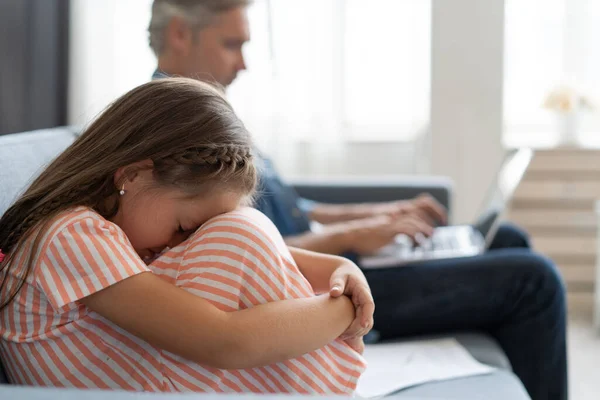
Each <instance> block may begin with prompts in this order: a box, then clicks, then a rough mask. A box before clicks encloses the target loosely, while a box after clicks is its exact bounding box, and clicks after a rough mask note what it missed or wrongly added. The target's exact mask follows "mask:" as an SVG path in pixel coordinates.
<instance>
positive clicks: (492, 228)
mask: <svg viewBox="0 0 600 400" xmlns="http://www.w3.org/2000/svg"><path fill="white" fill-rule="evenodd" d="M532 157H533V151H532V150H531V149H527V148H522V149H517V150H511V151H510V152H509V154H508V155H507V156H506V158H505V159H504V162H503V163H502V165H501V167H500V169H499V170H498V174H497V175H496V179H495V180H494V182H493V183H492V185H491V187H490V189H489V192H488V195H487V197H486V201H485V203H484V207H483V212H482V213H481V215H480V216H479V218H478V219H477V221H476V222H475V224H474V227H475V229H477V230H478V231H479V232H481V234H482V235H483V237H485V244H486V248H488V247H489V246H490V244H491V241H492V239H493V238H494V235H495V234H496V231H497V229H498V224H499V222H500V220H501V217H502V215H503V214H504V211H505V210H506V206H507V205H508V203H509V202H510V200H511V199H512V196H513V194H514V192H515V190H516V189H517V186H519V183H520V182H521V179H523V175H525V171H526V170H527V167H528V166H529V163H530V162H531V159H532Z"/></svg>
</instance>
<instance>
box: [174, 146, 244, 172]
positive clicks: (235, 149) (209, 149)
mask: <svg viewBox="0 0 600 400" xmlns="http://www.w3.org/2000/svg"><path fill="white" fill-rule="evenodd" d="M171 159H172V160H173V161H174V162H175V163H176V164H183V165H198V166H200V165H218V164H223V165H233V166H236V167H237V166H240V165H242V164H245V163H247V162H248V161H250V160H251V159H252V151H251V149H250V147H248V146H239V145H232V144H226V145H215V144H210V145H207V146H204V147H201V148H195V149H191V150H187V151H185V152H183V153H180V154H176V155H174V156H173V157H171Z"/></svg>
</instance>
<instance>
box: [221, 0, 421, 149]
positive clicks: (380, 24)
mask: <svg viewBox="0 0 600 400" xmlns="http://www.w3.org/2000/svg"><path fill="white" fill-rule="evenodd" d="M249 18H250V26H251V33H252V41H251V42H250V43H249V44H248V45H247V47H246V59H247V64H248V68H249V70H248V71H247V72H246V73H244V74H242V75H241V77H240V78H239V79H238V81H237V82H235V83H234V84H233V85H232V88H231V89H230V91H229V97H230V100H231V101H232V103H233V105H234V106H235V107H236V109H237V111H238V112H239V113H240V115H241V116H242V118H243V120H244V121H246V123H247V124H248V125H249V127H250V128H251V130H252V131H253V133H254V135H255V136H256V137H258V138H259V139H262V140H265V139H266V140H268V138H269V137H272V136H273V135H286V136H288V137H291V138H293V139H295V140H299V141H310V142H320V141H321V142H322V141H326V142H327V141H334V142H339V141H340V140H343V141H381V140H385V141H407V140H411V139H413V138H414V137H415V135H416V134H417V133H418V132H419V131H421V129H422V128H423V127H424V126H425V125H427V123H428V120H429V81H430V48H431V46H430V36H431V35H430V31H431V26H430V25H431V2H430V1H425V0H370V1H364V0H329V1H323V0H303V1H302V2H298V1H290V0H277V1H267V0H263V1H260V0H259V1H257V2H256V3H255V4H254V5H253V6H252V8H251V9H250V15H249Z"/></svg>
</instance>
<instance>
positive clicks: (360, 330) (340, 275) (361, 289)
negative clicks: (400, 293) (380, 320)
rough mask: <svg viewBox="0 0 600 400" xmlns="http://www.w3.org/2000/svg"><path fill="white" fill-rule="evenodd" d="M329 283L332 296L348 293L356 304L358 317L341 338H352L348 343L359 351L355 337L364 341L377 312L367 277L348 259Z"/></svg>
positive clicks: (335, 272)
mask: <svg viewBox="0 0 600 400" xmlns="http://www.w3.org/2000/svg"><path fill="white" fill-rule="evenodd" d="M329 285H330V290H329V295H330V296H331V297H339V296H342V295H346V296H348V297H349V298H350V299H351V300H352V304H354V308H355V309H356V318H355V319H354V321H352V324H351V325H350V326H349V327H348V329H347V330H346V332H344V333H343V334H342V336H340V338H341V339H343V340H348V339H352V341H351V342H347V343H348V344H349V345H350V346H351V347H352V348H354V349H355V350H356V351H359V349H360V346H359V345H358V342H357V340H355V339H357V338H360V343H362V337H363V336H364V335H366V334H367V333H369V331H370V330H371V328H373V313H374V312H375V303H374V302H373V296H372V295H371V289H370V288H369V284H368V283H367V279H366V278H365V276H364V275H363V273H362V271H361V270H360V268H358V267H357V266H356V264H354V263H353V262H352V261H349V260H348V262H347V263H344V264H343V265H341V266H340V267H339V268H337V269H336V270H335V271H334V273H333V274H332V275H331V278H330V280H329ZM355 346H357V348H355ZM363 347H364V346H363ZM359 352H360V351H359Z"/></svg>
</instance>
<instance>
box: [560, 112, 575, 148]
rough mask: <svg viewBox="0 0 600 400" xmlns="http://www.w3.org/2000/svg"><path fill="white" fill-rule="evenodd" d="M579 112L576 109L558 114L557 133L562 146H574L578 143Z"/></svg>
mask: <svg viewBox="0 0 600 400" xmlns="http://www.w3.org/2000/svg"><path fill="white" fill-rule="evenodd" d="M579 120H580V113H579V111H577V110H573V111H568V112H564V113H560V114H558V133H559V135H560V143H561V144H562V145H564V146H576V145H577V144H578V143H579Z"/></svg>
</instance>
